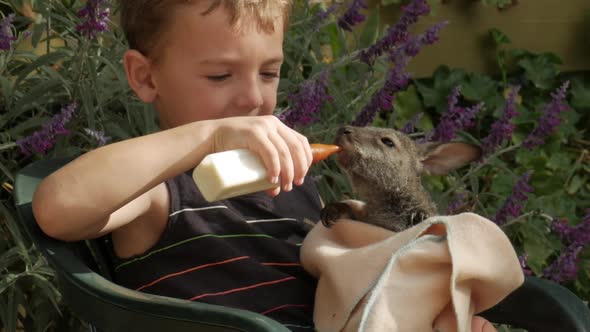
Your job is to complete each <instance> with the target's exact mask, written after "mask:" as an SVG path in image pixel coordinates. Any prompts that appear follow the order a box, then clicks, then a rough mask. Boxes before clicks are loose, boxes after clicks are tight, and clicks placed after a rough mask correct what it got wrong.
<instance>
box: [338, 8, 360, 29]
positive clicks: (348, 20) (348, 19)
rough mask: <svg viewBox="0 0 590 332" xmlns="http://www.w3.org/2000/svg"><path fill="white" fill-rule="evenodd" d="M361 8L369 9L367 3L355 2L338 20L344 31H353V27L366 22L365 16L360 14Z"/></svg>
mask: <svg viewBox="0 0 590 332" xmlns="http://www.w3.org/2000/svg"><path fill="white" fill-rule="evenodd" d="M361 8H365V9H366V8H367V5H366V4H365V1H364V0H353V1H352V3H351V4H350V7H348V9H347V10H346V11H345V12H344V14H342V16H341V17H340V18H339V19H338V26H339V27H341V28H342V29H344V30H347V31H352V27H354V26H355V25H357V24H359V23H362V22H363V21H364V20H365V15H363V14H361V13H360V10H361Z"/></svg>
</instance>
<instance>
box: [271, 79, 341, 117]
mask: <svg viewBox="0 0 590 332" xmlns="http://www.w3.org/2000/svg"><path fill="white" fill-rule="evenodd" d="M289 100H291V101H292V106H291V108H290V109H289V110H288V111H286V112H285V113H283V114H281V115H280V116H279V119H281V120H282V121H283V122H284V123H285V124H286V125H288V126H290V127H294V126H295V125H307V124H310V123H312V122H314V121H316V114H317V113H319V111H320V109H321V108H322V105H323V103H324V102H325V101H328V100H332V97H331V96H330V95H329V94H328V72H327V71H323V72H322V73H320V75H319V77H318V79H317V80H307V81H305V82H303V83H302V84H301V86H300V87H299V91H298V92H297V93H295V94H291V95H290V96H289Z"/></svg>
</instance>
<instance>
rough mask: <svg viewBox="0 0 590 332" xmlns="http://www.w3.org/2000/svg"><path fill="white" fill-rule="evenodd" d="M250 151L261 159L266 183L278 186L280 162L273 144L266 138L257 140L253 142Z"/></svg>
mask: <svg viewBox="0 0 590 332" xmlns="http://www.w3.org/2000/svg"><path fill="white" fill-rule="evenodd" d="M251 150H253V151H255V152H256V153H258V156H259V157H260V158H261V159H262V163H263V164H264V166H265V167H266V172H267V173H268V181H270V182H275V183H277V184H278V178H279V176H280V173H281V160H280V157H279V153H278V152H277V149H276V147H275V145H274V144H273V142H271V141H270V140H268V139H266V138H259V139H257V140H255V141H254V144H253V146H252V147H251Z"/></svg>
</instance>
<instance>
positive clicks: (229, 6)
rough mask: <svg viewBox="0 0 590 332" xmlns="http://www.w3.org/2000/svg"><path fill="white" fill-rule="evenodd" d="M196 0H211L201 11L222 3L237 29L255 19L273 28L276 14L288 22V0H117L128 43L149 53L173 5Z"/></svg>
mask: <svg viewBox="0 0 590 332" xmlns="http://www.w3.org/2000/svg"><path fill="white" fill-rule="evenodd" d="M195 1H209V2H210V3H211V4H210V5H209V8H208V9H207V10H206V11H204V12H203V13H202V15H207V14H209V13H210V12H212V11H213V10H215V9H216V8H218V7H220V6H222V7H223V9H225V11H226V12H227V14H228V16H229V24H230V26H231V27H232V28H234V29H236V30H239V29H241V27H242V26H243V25H244V24H245V23H247V24H249V23H250V22H256V24H257V28H258V29H260V30H262V31H264V32H273V31H274V26H275V24H274V22H275V20H276V18H277V17H281V16H282V17H283V19H284V24H283V27H286V26H287V25H288V19H289V13H290V10H291V0H120V1H119V2H120V8H121V26H122V28H123V32H124V33H125V37H126V38H127V41H128V43H129V47H130V48H132V49H135V50H138V51H139V52H141V53H143V54H144V55H146V56H149V55H150V54H151V53H152V51H153V49H154V47H155V46H156V44H157V42H158V41H159V40H160V38H161V37H162V36H161V35H162V33H163V32H164V31H165V30H166V27H167V25H168V24H170V22H169V21H170V19H171V17H172V15H171V13H172V11H173V9H174V8H175V7H177V6H181V5H191V4H194V3H195Z"/></svg>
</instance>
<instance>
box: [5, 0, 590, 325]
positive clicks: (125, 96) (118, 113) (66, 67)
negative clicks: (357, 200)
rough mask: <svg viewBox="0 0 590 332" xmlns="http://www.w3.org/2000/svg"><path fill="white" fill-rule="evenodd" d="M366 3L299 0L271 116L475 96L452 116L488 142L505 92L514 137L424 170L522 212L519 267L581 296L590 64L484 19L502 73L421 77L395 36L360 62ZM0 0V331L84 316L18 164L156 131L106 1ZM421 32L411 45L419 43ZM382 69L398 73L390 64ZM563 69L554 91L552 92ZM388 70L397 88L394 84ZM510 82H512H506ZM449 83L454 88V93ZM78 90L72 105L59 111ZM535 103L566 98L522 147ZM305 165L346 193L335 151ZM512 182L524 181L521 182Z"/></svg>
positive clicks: (443, 188) (460, 192) (432, 118)
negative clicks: (25, 225) (64, 288)
mask: <svg viewBox="0 0 590 332" xmlns="http://www.w3.org/2000/svg"><path fill="white" fill-rule="evenodd" d="M432 2H434V0H433V1H432ZM390 3H394V4H393V5H399V4H397V3H401V4H407V3H408V1H389V4H390ZM91 4H98V5H99V6H100V8H102V9H103V10H104V9H105V8H110V12H109V13H108V17H111V20H110V23H109V29H108V30H107V31H96V34H95V35H88V34H85V33H84V30H83V29H80V27H81V26H84V25H83V24H84V23H85V22H86V23H87V22H88V20H87V17H80V16H79V15H78V13H79V10H80V9H83V8H86V7H85V6H88V5H91ZM361 4H362V2H361V1H358V0H355V1H346V2H343V3H342V4H340V5H334V6H330V5H321V4H313V5H312V4H309V3H308V2H307V1H296V5H295V8H294V16H293V18H292V20H291V29H290V30H289V33H288V35H287V37H286V41H285V55H286V59H285V64H284V66H283V70H282V73H281V78H282V80H281V84H280V93H279V103H278V105H279V109H278V111H277V114H278V116H279V117H281V118H282V119H284V120H285V121H286V122H288V123H290V124H291V125H293V126H294V127H296V128H297V129H298V130H300V131H301V132H303V133H305V134H306V135H307V136H308V137H309V138H310V141H315V142H330V141H331V140H332V138H333V135H334V133H335V130H336V128H337V127H338V126H340V125H342V124H349V123H355V121H359V118H361V117H359V114H365V115H366V111H367V110H372V111H373V112H374V113H372V116H369V117H362V119H363V123H362V124H366V125H376V126H387V127H395V128H402V127H404V126H405V125H406V124H408V121H410V120H412V119H413V118H414V117H415V116H416V115H417V114H422V117H421V118H420V119H419V121H417V122H416V126H415V130H413V131H411V132H412V135H413V136H415V137H416V138H417V139H421V138H424V137H428V135H429V134H431V133H433V130H436V128H437V127H439V126H440V123H441V122H444V120H445V119H446V118H445V117H446V116H447V118H448V115H445V114H467V113H465V112H468V110H470V109H473V107H474V106H476V105H479V103H482V102H483V108H482V109H481V110H480V111H479V112H477V113H476V114H475V119H474V121H473V124H472V126H464V124H465V123H459V122H461V121H458V122H454V125H456V128H455V129H457V130H458V131H457V139H460V140H465V141H469V142H473V143H482V141H484V139H485V137H487V136H488V135H489V134H490V132H491V129H490V128H492V125H493V123H496V122H497V121H498V120H499V119H501V118H502V116H503V114H505V111H504V110H505V109H506V107H512V108H514V109H515V110H516V111H517V113H518V116H515V117H514V118H512V119H510V123H511V124H513V128H511V130H510V132H509V135H508V138H507V139H505V140H502V141H501V142H500V144H499V146H494V149H493V151H491V152H490V154H489V155H488V157H487V158H486V159H485V160H483V161H482V162H481V163H475V164H473V165H471V166H470V167H465V168H464V169H461V170H459V171H457V172H454V173H453V174H451V175H449V176H447V177H427V178H425V180H424V183H425V185H426V187H427V188H428V189H429V190H430V191H431V192H432V194H433V197H434V198H435V200H436V201H437V203H438V206H439V208H440V210H441V212H443V213H444V212H445V211H446V212H451V213H458V212H461V211H474V212H476V213H479V214H481V215H483V216H485V217H487V218H490V219H492V220H498V212H499V211H502V210H503V208H505V207H506V202H507V201H508V202H509V203H510V204H512V205H511V207H512V210H511V211H512V212H515V214H516V215H510V214H509V215H508V217H507V219H506V220H505V221H503V222H502V228H503V229H504V230H505V232H506V233H507V235H508V236H509V238H510V239H511V241H512V243H513V245H514V246H515V248H516V250H517V252H518V254H519V255H521V257H522V258H523V269H524V271H525V273H528V274H534V275H537V276H541V277H544V278H549V279H552V280H556V281H557V282H560V283H562V284H563V285H564V286H566V287H568V288H569V289H571V290H572V291H574V292H575V293H576V294H577V295H578V296H579V297H580V298H582V299H588V298H590V272H589V271H590V249H589V245H588V244H589V243H590V239H588V236H587V235H585V234H590V220H589V216H588V214H589V212H588V210H586V209H587V208H588V207H590V204H589V202H590V184H589V182H588V179H589V177H590V165H589V162H588V161H589V160H590V154H589V152H588V149H589V147H590V138H589V134H588V127H589V126H588V124H589V123H590V116H589V112H588V110H589V109H590V77H589V75H588V73H566V72H561V71H560V69H559V68H560V64H561V60H560V59H559V58H558V57H557V56H556V55H554V54H550V53H545V54H534V53H531V52H528V51H526V50H521V49H518V45H511V43H510V40H509V36H505V35H503V34H502V32H501V31H498V30H493V31H490V38H491V40H493V41H494V43H495V44H496V46H497V47H496V49H493V50H492V49H491V50H490V52H493V53H494V54H495V56H496V58H497V63H498V72H499V73H500V74H499V75H497V76H490V75H485V74H480V73H472V72H466V71H464V70H462V69H459V68H449V67H447V66H444V65H441V66H440V67H439V68H438V69H437V70H436V71H435V72H434V73H432V76H431V77H421V78H413V79H412V78H411V76H410V74H411V73H406V72H404V71H403V69H404V68H403V66H402V67H401V68H399V67H397V64H401V63H403V62H404V61H411V58H412V57H411V56H407V54H406V56H404V57H402V58H399V57H397V58H395V59H394V60H395V61H392V59H391V58H390V56H389V55H390V54H391V53H395V50H396V49H397V50H399V49H402V48H403V43H398V44H397V45H395V46H393V47H391V48H390V50H389V51H388V52H384V53H383V54H382V55H381V56H379V57H378V59H376V60H375V61H374V62H371V63H369V64H368V63H365V62H363V61H361V60H360V59H359V55H360V54H362V52H363V50H365V51H366V50H368V49H371V47H372V46H373V45H377V44H378V41H380V40H382V38H383V37H385V36H388V35H389V34H390V33H391V30H389V29H388V28H389V27H388V26H385V27H384V26H383V22H379V18H378V17H379V15H378V13H377V10H378V7H374V6H372V7H371V8H363V6H362V5H361ZM493 4H494V5H496V4H500V2H493ZM490 10H495V7H492V8H491V9H490ZM0 12H1V13H2V15H1V16H0V19H2V18H3V17H7V16H8V15H9V14H10V13H15V14H16V15H15V16H14V20H13V22H12V24H11V25H10V26H9V30H6V31H9V33H8V36H10V37H12V36H14V37H15V38H16V40H11V41H10V46H11V47H10V48H8V49H6V50H2V49H0V73H1V75H0V128H1V131H0V183H2V192H1V202H0V203H1V205H0V208H1V209H2V213H1V214H2V219H1V220H0V322H1V326H2V327H3V328H4V330H6V331H14V330H16V328H17V327H19V328H24V329H25V330H27V331H64V330H78V329H81V328H83V324H82V323H81V322H79V321H78V320H77V319H75V317H72V316H71V314H70V313H69V312H68V310H67V309H66V308H65V307H64V306H63V304H62V303H61V302H60V294H59V291H58V290H57V289H56V287H55V280H54V276H53V273H52V271H51V269H50V268H49V267H48V266H46V264H45V261H44V260H43V258H42V257H41V256H40V254H39V252H38V251H37V250H36V249H35V248H34V247H33V246H32V245H31V242H30V240H29V239H28V238H27V236H26V234H25V233H24V232H23V230H22V229H21V228H20V227H19V224H18V221H17V220H16V217H15V216H16V214H15V210H14V205H13V201H12V196H11V193H12V183H13V181H14V176H15V173H16V172H17V171H18V170H19V169H20V168H22V167H24V166H25V165H26V164H28V163H30V162H32V161H34V160H36V159H39V158H48V157H56V156H62V155H75V154H80V153H83V152H85V151H88V150H90V149H94V148H97V147H98V146H100V145H101V144H104V143H106V142H113V141H118V140H122V139H127V138H130V137H134V136H138V135H142V134H146V133H150V132H153V131H155V130H157V119H156V117H155V113H154V112H153V109H152V108H151V106H149V105H143V104H141V103H140V102H139V101H138V100H137V98H135V96H134V95H133V94H132V93H131V91H130V90H129V88H128V86H127V81H126V78H125V74H124V71H123V69H122V64H121V57H122V54H123V52H124V51H125V49H126V42H125V40H124V37H123V36H122V33H121V31H120V29H119V28H118V24H117V21H116V19H115V18H114V17H116V15H117V7H116V5H115V4H114V3H111V2H109V1H106V0H104V1H98V0H93V1H88V2H85V1H83V2H81V1H79V0H52V1H22V0H10V1H0ZM355 13H356V14H359V15H364V16H365V17H361V16H355V15H353V14H355ZM360 13H362V14H360ZM347 15H348V16H347ZM418 16H419V15H418ZM103 18H104V17H103ZM343 19H344V21H343ZM99 21H100V20H98V21H93V23H98V22H99ZM360 21H362V23H361V22H360ZM343 22H348V23H351V24H349V25H346V24H343ZM339 23H340V24H339ZM395 23H398V22H391V25H394V24H395ZM94 27H95V28H96V26H94ZM6 31H4V33H5V34H4V36H7V35H6ZM1 36H2V30H1V29H0V38H1ZM376 43H377V44H376ZM425 44H427V43H422V44H421V45H420V46H424V47H428V46H427V45H425ZM398 55H399V54H398ZM392 68H393V69H395V68H397V69H398V70H397V71H396V72H393V69H392ZM389 73H392V75H393V74H396V75H397V76H396V77H394V78H395V80H393V81H392V80H391V79H389V78H390V76H388V75H389ZM400 75H401V76H400ZM566 81H569V88H568V89H567V91H566V94H565V96H564V98H563V100H561V99H559V98H552V95H551V93H552V92H554V91H556V89H558V88H559V87H560V86H562V84H563V83H564V82H566ZM392 82H394V83H396V84H394V86H393V88H392V85H389V86H388V84H389V83H392ZM514 86H519V87H520V90H519V91H518V93H514V94H513V95H512V98H511V97H510V93H511V91H514V90H513V89H514ZM456 87H460V96H458V97H457V98H458V99H457V102H456V103H455V104H452V103H451V105H449V102H448V101H449V96H450V95H452V94H453V91H454V89H455V88H456ZM384 88H385V90H384ZM383 91H384V92H383ZM380 93H381V95H380ZM374 96H381V97H382V98H383V96H385V101H386V103H385V104H386V105H385V106H384V107H381V106H380V107H370V106H371V105H373V106H374V104H372V101H371V100H372V98H373V97H374ZM387 96H389V97H387ZM552 99H553V100H554V102H553V103H552V102H551V101H552ZM555 100H556V101H555ZM72 104H75V105H76V106H75V110H74V113H73V114H72V116H71V118H70V117H67V116H64V112H63V110H64V109H67V108H66V107H67V106H68V105H72ZM381 105H383V103H381ZM545 106H547V109H549V108H551V107H549V106H553V107H554V108H553V110H554V111H555V109H557V110H562V112H554V113H552V114H553V115H555V116H556V117H557V119H560V121H559V123H558V127H556V129H557V130H555V131H547V132H546V133H545V134H546V136H547V138H546V141H545V143H544V144H543V145H541V146H536V147H534V148H532V149H526V148H523V147H522V143H523V141H525V140H526V138H527V137H528V136H529V135H530V134H531V132H533V130H534V128H536V127H538V126H539V121H540V119H541V118H542V114H543V110H544V109H545V108H544V107H545ZM363 112H365V113H363ZM453 112H458V113H453ZM458 119H459V120H461V119H464V118H463V117H459V118H458ZM554 120H555V117H554ZM60 121H61V122H60ZM58 122H59V123H58ZM357 123H358V122H357ZM60 124H61V125H62V127H60V126H59V125H60ZM439 130H440V129H439ZM36 133H37V134H36ZM40 133H44V134H45V135H46V136H44V137H45V138H50V141H51V143H54V144H49V145H45V146H43V147H42V149H38V151H35V150H34V149H33V148H32V147H33V146H34V144H33V143H35V144H37V145H36V146H37V148H39V146H38V143H39V142H38V140H35V139H32V138H35V137H37V138H38V137H39V136H38V135H40ZM35 135H37V136H35ZM46 143H47V140H46ZM31 144H33V145H31ZM527 172H530V173H527ZM313 173H314V175H316V178H317V179H318V184H319V186H320V189H321V191H322V195H323V197H324V200H325V201H332V200H337V199H340V198H342V197H346V196H353V194H352V193H351V192H350V189H349V187H348V184H347V183H346V180H345V178H344V177H343V176H342V174H341V173H340V172H339V171H338V169H337V167H336V165H335V163H334V161H333V160H327V161H325V162H323V163H322V164H320V165H318V166H316V167H315V168H314V169H313ZM523 174H531V178H530V179H529V180H528V186H529V187H530V188H527V186H525V187H522V186H521V187H518V186H515V183H517V180H518V179H519V178H522V176H523ZM515 187H517V188H516V189H523V188H524V189H530V190H525V191H524V192H521V193H520V195H519V193H518V192H516V193H515V192H514V190H515ZM517 191H518V190H517ZM515 194H516V195H515ZM523 195H524V197H523ZM457 198H461V199H460V200H457ZM564 225H566V226H564ZM564 229H565V230H564ZM525 258H526V259H525Z"/></svg>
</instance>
